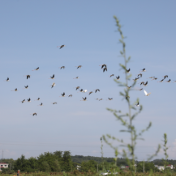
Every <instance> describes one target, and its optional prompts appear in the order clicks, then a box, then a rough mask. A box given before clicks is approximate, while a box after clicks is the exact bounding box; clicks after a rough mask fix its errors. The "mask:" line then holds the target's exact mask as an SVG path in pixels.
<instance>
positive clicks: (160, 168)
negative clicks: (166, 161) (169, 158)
mask: <svg viewBox="0 0 176 176" xmlns="http://www.w3.org/2000/svg"><path fill="white" fill-rule="evenodd" d="M155 167H157V168H158V169H159V170H160V171H162V170H164V169H165V167H164V166H158V165H155ZM166 168H170V169H174V166H173V165H171V164H170V165H168V166H166Z"/></svg>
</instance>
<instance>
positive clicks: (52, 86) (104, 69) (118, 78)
mask: <svg viewBox="0 0 176 176" xmlns="http://www.w3.org/2000/svg"><path fill="white" fill-rule="evenodd" d="M64 46H65V45H61V46H58V47H59V48H60V49H62V48H63V47H64ZM100 66H101V69H102V70H103V72H106V71H107V70H108V69H107V65H106V64H102V65H100ZM76 67H77V69H80V68H82V65H78V66H76ZM60 69H65V66H61V67H60ZM38 70H39V67H37V68H36V69H34V70H32V71H38ZM126 72H127V73H130V68H129V69H127V70H126ZM143 72H146V69H145V68H143V69H142V70H141V71H140V73H139V74H138V75H137V77H136V78H134V79H133V81H137V80H139V79H140V78H142V75H143ZM114 76H115V75H114V74H111V75H110V78H111V77H114ZM30 78H31V75H26V79H30ZM78 78H79V77H78V76H77V77H75V78H73V79H78ZM166 78H168V75H165V76H164V77H163V79H161V80H160V81H159V82H163V81H164V80H165V79H166ZM50 79H52V80H53V79H55V74H53V75H52V76H50ZM115 79H116V80H120V76H115ZM150 79H151V80H157V79H158V78H156V77H155V76H152V77H150ZM6 81H7V82H8V81H10V78H9V77H7V79H6ZM166 82H171V79H168V80H167V81H166ZM174 82H176V81H174ZM139 84H140V86H147V85H148V81H146V82H144V81H141V82H140V83H139ZM55 86H56V84H55V83H53V84H52V85H51V88H54V87H55ZM28 88H29V86H28V85H26V86H24V89H28ZM128 88H129V89H130V88H132V86H129V87H128ZM138 90H139V91H142V90H143V88H140V89H138ZM12 91H18V89H17V88H15V89H14V90H12ZM76 91H79V92H82V93H86V92H87V90H86V89H85V90H84V89H82V88H80V86H77V87H76ZM143 91H144V95H145V96H149V95H150V94H151V93H147V91H146V90H143ZM94 92H95V93H97V92H100V89H95V90H94V91H90V92H88V95H91V94H92V93H94ZM65 96H68V97H72V96H73V95H72V94H69V95H66V94H65V92H63V93H62V94H61V96H60V97H65ZM126 98H129V97H126ZM36 100H37V101H39V100H40V97H38V98H37V99H36ZM86 100H87V97H86V96H85V97H82V100H80V101H86ZM96 100H98V101H101V100H103V98H100V99H99V98H97V99H96ZM107 100H109V101H111V100H113V98H108V99H107ZM25 101H26V100H25V99H23V100H22V101H21V103H24V102H25ZM27 102H31V98H28V99H27ZM52 104H53V105H54V104H57V102H53V103H52ZM39 106H43V103H40V104H39ZM136 106H139V102H138V103H137V104H136ZM32 115H33V116H37V113H36V112H34V113H32Z"/></svg>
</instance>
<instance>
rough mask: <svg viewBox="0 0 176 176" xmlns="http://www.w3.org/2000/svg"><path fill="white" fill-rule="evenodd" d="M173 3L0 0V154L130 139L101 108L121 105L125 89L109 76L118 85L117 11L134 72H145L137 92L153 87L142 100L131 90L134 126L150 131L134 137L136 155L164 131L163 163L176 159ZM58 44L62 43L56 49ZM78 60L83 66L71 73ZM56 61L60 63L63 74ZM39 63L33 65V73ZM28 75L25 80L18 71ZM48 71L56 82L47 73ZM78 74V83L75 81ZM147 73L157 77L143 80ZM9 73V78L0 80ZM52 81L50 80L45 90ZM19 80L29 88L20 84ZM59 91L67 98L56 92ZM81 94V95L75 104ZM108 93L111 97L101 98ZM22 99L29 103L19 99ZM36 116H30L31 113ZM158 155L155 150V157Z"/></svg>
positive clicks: (78, 151)
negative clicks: (136, 105)
mask: <svg viewBox="0 0 176 176" xmlns="http://www.w3.org/2000/svg"><path fill="white" fill-rule="evenodd" d="M175 5H176V2H175V1H174V0H170V1H163V0H155V1H137V0H134V1H122V0H111V1H105V0H97V1H81V0H74V1H71V0H70V1H58V0H50V1H48V0H38V1H34V0H26V1H23V0H13V1H12V0H8V1H5V0H2V1H0V22H1V30H0V31H1V32H0V73H1V74H0V82H1V87H0V90H1V100H0V107H1V128H0V134H1V140H0V158H2V157H3V158H13V159H17V158H18V157H20V156H21V155H22V154H23V155H25V157H26V158H29V157H37V156H39V155H40V154H41V153H44V152H54V151H56V150H61V151H65V150H69V151H70V152H71V154H72V155H84V156H87V155H89V156H99V157H100V156H101V149H100V147H101V143H100V137H101V136H102V135H106V134H111V135H113V136H116V137H118V138H120V139H124V140H125V141H126V142H129V141H130V136H129V135H128V134H125V133H121V132H120V130H121V129H124V128H123V127H122V125H121V123H120V122H119V121H117V119H116V118H115V117H114V116H113V114H112V113H110V112H109V111H107V109H106V108H112V109H116V110H121V111H122V112H127V110H128V107H127V104H126V102H125V100H122V97H120V96H119V92H120V91H123V88H121V87H118V85H117V84H116V83H115V82H114V78H113V77H111V78H110V75H111V74H115V76H118V75H119V76H120V77H121V81H124V72H123V71H122V70H121V69H120V67H119V64H120V63H123V58H121V57H119V55H120V54H119V52H120V50H121V45H120V43H119V38H120V35H119V33H118V32H117V27H116V24H115V20H114V18H113V16H114V15H115V16H116V17H117V18H118V19H119V20H120V24H121V25H122V31H123V34H124V36H126V39H125V42H126V52H127V55H128V56H131V61H130V63H129V65H128V67H129V68H130V69H131V74H132V78H135V77H136V76H137V74H139V73H140V71H141V69H143V68H146V72H145V73H143V77H142V78H140V80H139V81H138V82H137V84H136V89H139V88H141V87H142V86H140V84H139V83H140V81H148V82H149V84H148V86H146V87H145V90H146V91H147V92H151V95H150V96H148V97H146V96H144V93H143V91H137V90H135V91H131V95H130V99H131V101H132V102H135V101H136V98H139V100H140V104H141V105H143V111H142V112H141V113H140V115H139V116H137V117H136V119H135V120H134V124H135V126H136V128H137V129H138V131H140V130H142V129H143V128H145V127H146V126H147V125H148V123H149V122H152V127H151V129H150V130H149V131H147V132H146V133H145V134H144V135H143V138H144V139H145V140H144V141H138V143H137V147H136V156H137V158H138V160H146V159H147V158H148V156H149V155H152V154H153V153H155V150H156V148H157V146H158V144H161V145H162V144H163V134H164V133H167V136H168V146H169V150H168V154H169V159H176V136H175V133H174V129H175V124H176V119H175V93H174V92H175V90H176V83H175V82H174V80H176V70H175V64H176V59H175V56H176V50H175V45H176V44H175V41H176V35H175V31H176V22H175V16H176V11H175ZM61 45H65V47H64V48H62V49H59V48H58V47H57V46H61ZM101 64H107V68H108V71H107V72H104V73H103V71H102V70H101V67H100V66H99V65H101ZM78 65H82V68H80V69H77V68H76V66H78ZM61 66H65V69H62V70H61V69H60V67H61ZM37 67H40V69H39V70H38V71H32V70H34V69H35V68H37ZM28 74H29V75H31V78H30V79H26V77H25V76H26V75H28ZM53 74H55V79H54V80H52V79H50V76H52V75H53ZM166 74H167V75H169V78H168V79H171V80H172V82H171V83H167V82H166V80H168V79H166V80H165V81H164V82H163V83H159V80H161V79H162V78H163V76H164V75H166ZM76 76H79V79H73V78H75V77H76ZM151 76H155V77H157V78H158V80H156V81H154V80H151V79H150V78H149V77H151ZM7 77H9V78H10V81H9V82H6V81H5V80H6V79H7ZM53 82H55V83H56V86H55V87H54V88H52V89H51V85H52V84H53ZM130 83H131V84H132V80H131V82H130ZM26 85H28V86H29V88H28V89H24V86H26ZM77 86H80V87H81V88H83V89H86V90H88V92H90V91H95V89H100V92H98V93H95V92H94V93H93V94H92V95H88V92H87V93H80V92H79V91H76V90H75V88H76V87H77ZM15 88H18V91H17V92H15V91H13V90H14V89H15ZM63 92H65V94H66V95H67V96H68V95H69V94H72V95H73V97H72V98H68V97H67V96H66V97H60V96H61V94H62V93H63ZM38 97H40V98H41V99H40V101H37V100H36V99H37V98H38ZM82 97H87V101H85V102H84V101H80V100H82ZM108 97H112V98H113V100H112V101H108V100H107V99H108ZM28 98H31V102H30V103H28V102H25V103H23V104H22V103H21V101H22V100H23V99H26V100H27V99H28ZM96 98H99V99H100V98H102V99H103V100H102V101H97V100H96ZM41 102H42V103H43V106H42V107H41V106H39V104H40V103H41ZM52 102H57V104H56V105H53V104H52ZM34 112H36V113H37V116H32V114H33V113H34ZM114 145H117V146H119V144H114ZM103 151H104V156H105V157H114V151H113V149H111V148H110V147H109V146H108V145H107V144H105V143H103ZM119 151H122V148H121V147H120V146H119ZM119 157H121V156H119ZM163 157H164V155H163V151H162V150H161V151H160V153H159V154H158V156H157V157H155V158H163Z"/></svg>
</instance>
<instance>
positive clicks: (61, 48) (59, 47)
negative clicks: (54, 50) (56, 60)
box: [57, 45, 65, 49]
mask: <svg viewBox="0 0 176 176" xmlns="http://www.w3.org/2000/svg"><path fill="white" fill-rule="evenodd" d="M64 46H65V45H61V46H57V47H59V48H60V49H62V48H63V47H64Z"/></svg>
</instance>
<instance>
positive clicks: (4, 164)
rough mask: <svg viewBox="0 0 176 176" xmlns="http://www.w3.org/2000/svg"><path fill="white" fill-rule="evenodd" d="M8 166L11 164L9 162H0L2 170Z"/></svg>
mask: <svg viewBox="0 0 176 176" xmlns="http://www.w3.org/2000/svg"><path fill="white" fill-rule="evenodd" d="M8 167H9V164H7V163H0V171H2V170H1V168H8Z"/></svg>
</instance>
